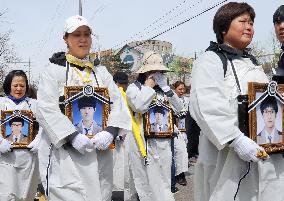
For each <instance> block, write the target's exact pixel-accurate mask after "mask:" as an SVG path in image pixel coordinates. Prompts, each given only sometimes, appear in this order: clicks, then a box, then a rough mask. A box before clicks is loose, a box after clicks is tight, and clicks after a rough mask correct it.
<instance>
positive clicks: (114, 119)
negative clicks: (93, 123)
mask: <svg viewBox="0 0 284 201" xmlns="http://www.w3.org/2000/svg"><path fill="white" fill-rule="evenodd" d="M97 68H98V69H97V72H98V73H99V75H100V77H101V78H102V81H103V85H104V86H106V87H107V89H108V92H109V97H110V101H111V102H112V104H111V106H110V107H111V111H110V114H109V118H108V124H107V126H113V127H118V128H122V129H126V130H132V121H131V117H130V114H129V110H128V108H127V106H126V103H125V102H124V100H123V98H122V95H121V93H120V91H119V88H118V86H117V85H116V84H115V83H114V81H113V77H112V75H111V74H110V73H109V72H108V70H107V69H106V67H105V66H99V67H97Z"/></svg>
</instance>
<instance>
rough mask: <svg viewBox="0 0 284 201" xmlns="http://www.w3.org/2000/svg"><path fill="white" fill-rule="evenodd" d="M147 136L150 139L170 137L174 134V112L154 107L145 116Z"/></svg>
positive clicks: (161, 107)
mask: <svg viewBox="0 0 284 201" xmlns="http://www.w3.org/2000/svg"><path fill="white" fill-rule="evenodd" d="M143 118H144V122H145V124H144V127H145V135H146V136H148V137H170V136H171V135H172V132H173V126H172V112H171V110H169V109H168V108H166V107H163V106H154V107H152V108H150V109H149V110H148V112H146V113H145V114H144V115H143Z"/></svg>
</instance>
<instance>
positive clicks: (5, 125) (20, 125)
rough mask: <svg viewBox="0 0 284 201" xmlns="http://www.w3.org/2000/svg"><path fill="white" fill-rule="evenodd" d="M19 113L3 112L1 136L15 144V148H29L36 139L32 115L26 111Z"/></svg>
mask: <svg viewBox="0 0 284 201" xmlns="http://www.w3.org/2000/svg"><path fill="white" fill-rule="evenodd" d="M19 112H20V113H17V114H15V113H14V112H13V111H1V122H2V124H1V134H2V137H3V138H4V139H6V140H8V141H9V142H11V143H13V148H27V145H28V144H29V143H30V142H31V141H32V140H33V139H34V136H33V123H32V122H33V118H32V113H31V112H30V111H25V110H21V111H19Z"/></svg>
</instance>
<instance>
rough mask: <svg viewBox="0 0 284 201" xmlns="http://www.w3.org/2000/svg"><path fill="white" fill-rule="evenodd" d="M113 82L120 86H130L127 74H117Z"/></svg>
mask: <svg viewBox="0 0 284 201" xmlns="http://www.w3.org/2000/svg"><path fill="white" fill-rule="evenodd" d="M113 81H114V82H115V83H119V84H128V75H127V74H126V73H125V72H116V73H115V74H114V75H113Z"/></svg>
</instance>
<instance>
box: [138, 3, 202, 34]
mask: <svg viewBox="0 0 284 201" xmlns="http://www.w3.org/2000/svg"><path fill="white" fill-rule="evenodd" d="M201 1H202V0H200V1H198V2H197V3H196V4H194V5H192V6H190V7H188V8H186V9H185V10H184V11H183V12H180V13H178V14H177V15H175V16H173V17H172V18H170V19H168V20H167V21H165V22H163V23H161V24H160V25H159V26H156V27H155V28H154V29H152V30H149V31H148V32H146V33H145V34H144V35H141V36H140V37H139V38H138V39H140V38H142V37H144V36H146V35H147V34H149V33H150V32H153V31H155V30H157V29H158V28H160V27H162V26H163V25H164V24H167V23H169V22H171V21H173V20H174V19H175V18H176V17H178V16H180V15H182V14H183V13H185V12H187V11H188V10H189V9H191V8H193V7H195V6H196V5H198V4H199V3H201Z"/></svg>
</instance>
